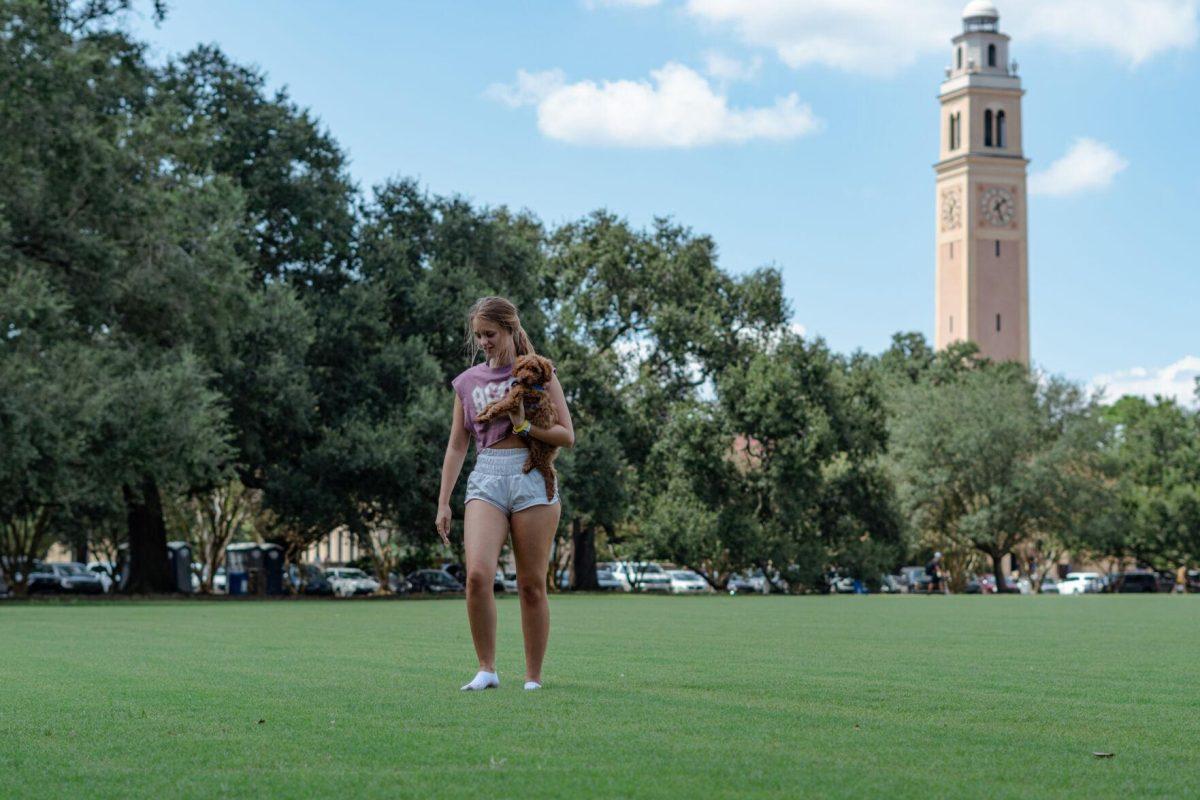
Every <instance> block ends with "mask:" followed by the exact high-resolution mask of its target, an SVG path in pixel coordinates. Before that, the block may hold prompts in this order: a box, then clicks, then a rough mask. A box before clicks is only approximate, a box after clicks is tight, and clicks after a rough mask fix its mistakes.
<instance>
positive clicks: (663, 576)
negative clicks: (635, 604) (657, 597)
mask: <svg viewBox="0 0 1200 800" xmlns="http://www.w3.org/2000/svg"><path fill="white" fill-rule="evenodd" d="M613 577H614V578H616V579H617V580H618V581H620V582H621V585H622V586H623V587H625V591H627V592H632V591H638V592H669V591H671V576H670V575H668V574H667V571H666V570H664V569H663V568H662V567H660V566H659V565H658V564H655V563H654V562H652V561H618V562H617V563H615V564H613Z"/></svg>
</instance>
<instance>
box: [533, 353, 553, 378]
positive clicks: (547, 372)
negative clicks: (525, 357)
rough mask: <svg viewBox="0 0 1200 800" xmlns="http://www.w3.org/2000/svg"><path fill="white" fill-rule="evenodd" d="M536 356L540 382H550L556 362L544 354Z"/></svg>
mask: <svg viewBox="0 0 1200 800" xmlns="http://www.w3.org/2000/svg"><path fill="white" fill-rule="evenodd" d="M536 358H537V366H538V372H539V373H540V374H539V375H538V383H541V384H547V383H549V382H550V378H551V376H553V375H554V364H553V363H551V361H550V359H548V358H546V357H544V356H537V357H536Z"/></svg>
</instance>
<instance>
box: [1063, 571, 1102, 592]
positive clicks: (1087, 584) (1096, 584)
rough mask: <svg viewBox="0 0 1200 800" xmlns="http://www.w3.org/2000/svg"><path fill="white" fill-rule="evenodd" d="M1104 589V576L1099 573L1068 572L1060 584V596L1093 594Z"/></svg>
mask: <svg viewBox="0 0 1200 800" xmlns="http://www.w3.org/2000/svg"><path fill="white" fill-rule="evenodd" d="M1103 588H1104V576H1103V575H1101V574H1100V573H1099V572H1068V573H1067V577H1065V578H1063V579H1062V580H1061V581H1059V582H1058V593H1059V594H1093V593H1095V592H1099V591H1101V590H1103Z"/></svg>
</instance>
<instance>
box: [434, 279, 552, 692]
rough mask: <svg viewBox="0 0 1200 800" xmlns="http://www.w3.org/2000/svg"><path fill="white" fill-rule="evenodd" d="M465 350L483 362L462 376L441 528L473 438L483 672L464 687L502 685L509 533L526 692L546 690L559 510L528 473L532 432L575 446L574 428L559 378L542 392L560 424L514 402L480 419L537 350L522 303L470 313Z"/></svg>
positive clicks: (473, 619) (474, 580)
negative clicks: (550, 580) (502, 588)
mask: <svg viewBox="0 0 1200 800" xmlns="http://www.w3.org/2000/svg"><path fill="white" fill-rule="evenodd" d="M467 348H468V350H470V351H471V363H473V364H474V362H475V359H476V358H477V357H478V355H479V352H480V351H481V350H482V351H483V353H484V354H485V357H486V361H484V362H483V363H481V364H476V365H475V366H472V367H470V368H469V369H467V370H464V371H463V372H462V373H460V374H459V375H458V377H456V378H455V379H454V380H453V382H452V384H453V386H454V418H453V420H452V422H451V425H450V440H449V442H448V443H447V445H446V457H445V460H444V461H443V462H442V488H441V494H440V495H439V498H438V511H437V520H436V523H435V524H436V526H437V531H438V534H440V535H441V537H442V541H443V542H444V543H445V544H447V545H449V544H450V519H451V512H450V495H451V494H452V493H453V491H454V484H455V483H457V482H458V474H459V472H460V471H461V470H462V465H463V459H464V458H466V455H467V447H468V445H469V444H470V439H471V438H472V437H474V439H475V454H476V460H475V468H474V469H473V470H472V471H471V474H470V476H469V477H468V478H467V498H466V503H465V508H464V510H463V548H464V550H465V552H466V562H467V563H466V569H467V618H468V619H469V620H470V623H471V638H472V639H473V640H474V642H475V653H476V655H477V656H478V657H479V672H478V674H476V675H475V677H474V679H473V680H471V682H470V683H468V684H467V685H466V686H463V687H462V688H463V689H464V690H467V691H472V690H478V689H493V688H497V687H499V686H500V678H499V676H498V675H497V674H496V600H495V597H494V596H493V595H492V585H493V581H494V578H495V575H496V566H497V563H498V562H499V559H500V549H501V548H502V547H503V546H504V542H505V540H506V539H508V537H509V533H510V532H511V534H512V548H513V554H514V555H515V556H516V560H517V590H518V592H519V593H520V597H521V629H522V631H523V632H524V634H525V688H526V689H540V688H541V686H542V659H543V657H544V656H545V654H546V642H547V640H548V639H549V636H550V607H549V604H548V603H547V601H546V568H547V565H548V563H549V560H550V544H551V542H552V541H553V540H554V531H555V529H556V528H557V527H558V518H559V514H560V513H561V511H562V506H561V504H560V502H559V496H558V490H557V485H556V486H555V491H554V496H553V497H552V498H547V496H546V494H547V492H546V484H545V480H544V478H543V476H542V474H541V472H540V470H538V469H534V470H532V471H531V472H529V473H528V474H525V473H522V471H521V467H522V466H523V465H524V463H525V458H526V455H527V450H528V444H527V441H528V439H530V438H533V439H538V440H540V441H542V442H545V443H546V444H550V445H553V446H555V447H571V446H573V445H574V443H575V431H574V429H573V428H572V426H571V415H570V412H569V411H568V410H567V401H566V399H565V398H564V397H563V390H562V386H561V385H560V384H559V382H558V377H557V376H556V375H554V376H552V377H551V379H550V381H549V383H547V384H546V386H545V392H546V394H545V397H546V398H547V399H548V400H549V401H550V402H551V403H553V404H554V409H555V411H556V412H557V414H558V422H557V423H556V424H554V425H552V426H549V427H545V428H543V427H539V426H536V425H530V424H529V422H528V421H527V420H526V419H525V411H524V408H523V407H522V406H521V405H519V404H518V406H517V407H516V409H514V411H513V412H512V413H510V414H508V415H504V414H501V415H500V416H499V417H497V418H496V419H493V420H492V421H491V422H487V423H478V422H476V421H475V417H476V415H477V414H479V413H480V412H481V411H483V409H484V408H485V407H486V406H488V405H489V404H490V403H492V402H494V401H496V400H499V399H500V398H502V397H504V396H505V395H506V394H507V393H508V389H509V387H510V386H511V385H512V383H513V378H512V369H513V362H514V361H515V360H516V359H517V357H519V356H523V355H534V354H535V351H534V349H533V344H532V343H530V341H529V337H528V336H527V335H526V334H525V331H524V330H523V329H522V328H521V320H520V319H519V317H518V316H517V309H516V307H515V306H514V305H513V304H512V303H510V302H509V301H507V300H505V299H504V298H502V297H484V298H482V299H481V300H479V301H478V302H477V303H475V305H474V306H472V307H471V310H470V312H468V314H467Z"/></svg>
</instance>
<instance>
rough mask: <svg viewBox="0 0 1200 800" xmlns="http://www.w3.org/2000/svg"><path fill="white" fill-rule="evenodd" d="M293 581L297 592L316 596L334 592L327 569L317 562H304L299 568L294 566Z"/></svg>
mask: <svg viewBox="0 0 1200 800" xmlns="http://www.w3.org/2000/svg"><path fill="white" fill-rule="evenodd" d="M292 571H293V577H292V583H293V585H294V586H295V589H296V591H297V592H302V593H304V594H306V595H313V596H316V597H328V596H329V595H331V594H333V593H334V592H333V584H332V583H330V582H329V579H328V578H326V577H325V570H323V569H321V568H320V567H318V566H317V565H316V564H304V565H303V566H301V567H300V568H299V569H297V568H296V567H293V568H292Z"/></svg>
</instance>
